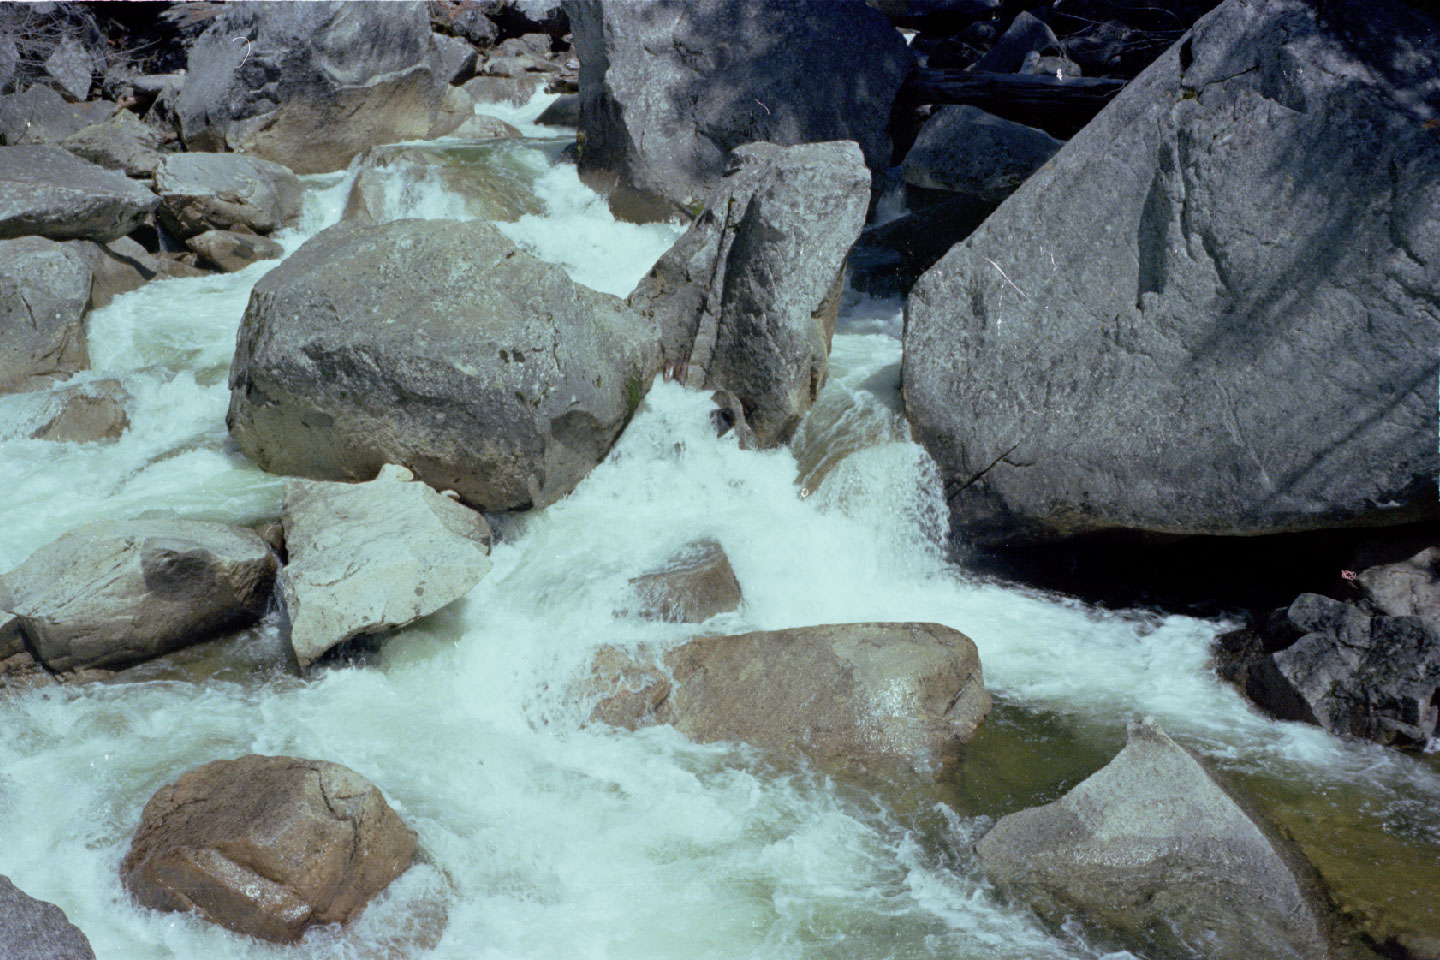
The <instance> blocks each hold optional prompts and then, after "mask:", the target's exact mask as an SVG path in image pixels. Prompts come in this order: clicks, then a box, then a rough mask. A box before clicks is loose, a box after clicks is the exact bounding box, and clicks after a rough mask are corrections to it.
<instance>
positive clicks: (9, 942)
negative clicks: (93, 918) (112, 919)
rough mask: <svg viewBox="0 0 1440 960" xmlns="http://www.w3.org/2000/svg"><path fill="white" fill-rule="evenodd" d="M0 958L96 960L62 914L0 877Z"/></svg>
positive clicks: (14, 959)
mask: <svg viewBox="0 0 1440 960" xmlns="http://www.w3.org/2000/svg"><path fill="white" fill-rule="evenodd" d="M0 956H3V957H5V960H95V952H94V951H93V950H91V949H90V941H89V939H87V938H86V936H85V934H83V933H81V932H80V931H79V930H78V929H77V928H76V927H75V925H74V924H73V923H71V922H70V920H69V918H68V917H66V916H65V911H64V910H61V909H60V908H59V907H57V906H55V904H53V903H46V902H45V901H44V900H36V899H35V898H34V897H32V896H29V895H28V894H26V893H25V892H24V891H23V890H20V889H19V888H17V887H16V886H15V884H13V883H11V882H10V878H9V877H3V876H0Z"/></svg>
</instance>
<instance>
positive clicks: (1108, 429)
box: [904, 0, 1440, 548]
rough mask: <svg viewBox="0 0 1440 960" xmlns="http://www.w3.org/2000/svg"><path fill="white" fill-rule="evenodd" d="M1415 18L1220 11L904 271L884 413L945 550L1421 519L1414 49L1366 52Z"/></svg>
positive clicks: (1425, 338) (1421, 328)
mask: <svg viewBox="0 0 1440 960" xmlns="http://www.w3.org/2000/svg"><path fill="white" fill-rule="evenodd" d="M1417 16H1418V15H1416V14H1413V13H1410V12H1409V11H1407V10H1406V9H1405V8H1403V7H1399V6H1397V5H1395V4H1393V3H1390V2H1383V3H1376V4H1358V3H1355V2H1349V0H1347V2H1344V3H1340V4H1337V5H1334V6H1333V7H1327V13H1326V15H1325V19H1324V22H1323V23H1322V22H1321V21H1320V20H1318V19H1317V16H1316V14H1315V11H1314V8H1313V7H1311V6H1309V5H1307V4H1303V3H1299V2H1292V0H1267V2H1265V3H1263V4H1259V5H1244V4H1239V3H1235V2H1227V3H1225V4H1222V5H1221V6H1220V7H1219V8H1217V9H1216V10H1215V12H1213V13H1212V14H1210V15H1209V16H1207V17H1206V18H1205V19H1203V20H1201V21H1200V22H1199V23H1198V24H1197V25H1196V27H1195V30H1194V32H1193V34H1192V35H1191V37H1189V38H1188V39H1187V40H1186V41H1185V42H1184V43H1182V44H1181V45H1179V46H1178V47H1177V48H1175V49H1173V50H1171V51H1170V52H1169V53H1167V54H1165V55H1164V56H1163V57H1161V58H1160V59H1159V60H1158V61H1156V62H1155V63H1154V64H1153V65H1152V66H1151V67H1150V68H1149V69H1148V70H1147V71H1146V72H1145V74H1143V75H1142V76H1141V77H1140V78H1138V79H1137V80H1136V81H1134V82H1133V83H1132V84H1130V85H1129V86H1128V87H1126V89H1125V90H1124V91H1122V92H1121V93H1120V95H1119V96H1117V97H1116V98H1115V100H1114V101H1112V102H1111V104H1110V105H1109V106H1108V107H1107V108H1106V109H1105V110H1104V111H1103V112H1102V113H1101V114H1100V115H1099V116H1098V117H1097V118H1096V119H1095V121H1094V122H1092V123H1091V124H1090V126H1088V127H1087V128H1086V129H1085V130H1084V131H1082V132H1081V134H1079V135H1078V136H1077V137H1076V138H1075V139H1074V140H1072V141H1071V142H1070V143H1069V144H1067V145H1066V147H1065V148H1064V149H1062V150H1061V151H1060V153H1058V154H1056V156H1055V157H1054V158H1053V159H1052V160H1051V161H1050V163H1049V164H1047V165H1046V167H1045V168H1043V169H1042V170H1040V171H1039V172H1037V173H1036V174H1035V175H1034V176H1032V177H1031V178H1030V179H1029V180H1028V181H1026V183H1025V185H1024V186H1023V187H1021V188H1020V190H1019V191H1018V192H1017V193H1015V194H1014V195H1013V196H1011V197H1010V199H1009V200H1007V201H1006V202H1005V204H1004V205H1003V206H1001V207H1000V209H999V210H997V211H996V212H995V213H994V214H993V215H992V216H991V217H990V218H989V219H988V220H986V222H985V224H984V225H983V226H981V227H980V228H979V229H978V230H976V231H975V233H973V234H972V235H971V236H970V237H969V239H967V240H966V241H965V242H964V243H962V244H960V245H958V246H957V247H955V248H954V249H953V250H951V252H950V253H949V254H947V255H946V256H945V257H944V258H943V259H942V260H941V261H940V262H939V263H937V264H936V265H935V267H934V268H932V270H931V271H930V272H929V273H927V274H926V275H925V276H924V277H922V278H921V280H920V281H919V283H917V284H916V286H915V288H914V290H913V291H912V292H911V296H910V300H909V303H908V305H907V311H906V333H905V364H904V391H905V399H906V404H907V408H908V413H909V416H910V419H911V422H912V424H913V425H914V427H915V429H916V433H917V436H918V438H919V439H920V440H921V441H922V442H923V443H924V445H925V447H926V449H927V450H928V451H929V452H930V454H931V456H932V457H934V458H935V460H936V463H937V464H938V465H939V467H940V469H941V474H942V476H943V478H944V482H945V494H946V497H947V500H948V501H949V504H950V509H951V516H952V521H953V527H954V530H955V533H956V535H957V537H958V538H959V539H961V540H963V541H965V542H967V543H969V544H971V545H973V546H975V547H980V548H984V547H989V546H995V545H1000V544H1012V545H1019V544H1024V543H1040V542H1045V541H1047V540H1055V539H1057V538H1061V537H1066V536H1071V535H1075V534H1082V533H1087V532H1098V531H1113V530H1117V529H1119V530H1132V531H1144V532H1146V533H1148V534H1165V535H1193V534H1213V535H1222V536H1235V535H1247V536H1249V535H1257V534H1271V533H1275V534H1278V533H1286V532H1296V531H1303V530H1316V529H1325V528H1329V527H1342V526H1344V527H1364V526H1374V527H1378V526H1385V525H1392V524H1397V523H1404V522H1410V521H1419V520H1424V519H1427V518H1430V517H1434V516H1435V515H1436V513H1437V510H1436V503H1437V497H1436V487H1435V484H1436V475H1437V473H1440V457H1437V452H1436V446H1435V432H1436V431H1435V423H1436V420H1435V416H1436V414H1435V393H1434V390H1435V381H1436V359H1435V358H1436V357H1437V356H1440V307H1437V304H1440V278H1437V276H1436V274H1435V271H1434V270H1431V269H1429V268H1427V267H1425V266H1424V264H1428V263H1432V262H1435V258H1437V257H1440V229H1437V226H1440V140H1437V139H1436V138H1435V137H1434V136H1432V135H1431V133H1430V132H1428V131H1426V130H1425V129H1424V122H1425V121H1424V117H1425V116H1426V113H1425V110H1426V109H1428V108H1422V107H1421V106H1420V105H1419V104H1418V103H1417V102H1416V100H1415V97H1416V91H1418V90H1421V89H1422V88H1423V84H1424V83H1427V82H1429V80H1430V79H1431V78H1433V76H1434V71H1435V70H1437V69H1440V39H1437V38H1436V36H1435V35H1434V34H1431V35H1430V36H1429V37H1426V39H1424V41H1423V42H1420V41H1417V43H1418V44H1419V45H1418V46H1417V47H1416V52H1415V57H1414V58H1413V60H1411V61H1406V62H1405V63H1403V64H1397V63H1395V62H1392V59H1391V58H1390V57H1389V54H1388V53H1386V52H1385V51H1386V49H1388V48H1387V47H1385V43H1387V42H1388V41H1384V40H1383V39H1382V38H1383V37H1384V36H1394V35H1397V34H1396V32H1395V31H1397V30H1398V31H1399V32H1400V33H1403V34H1405V35H1413V36H1416V37H1425V34H1424V32H1423V31H1422V30H1420V29H1419V26H1418V24H1410V27H1414V29H1411V28H1410V27H1406V29H1401V27H1405V26H1406V24H1407V23H1409V21H1410V19H1413V18H1415V17H1417ZM1407 18H1409V19H1407ZM1387 25H1388V26H1387ZM1377 31H1378V32H1377ZM1387 31H1388V32H1387ZM1367 44H1374V46H1367ZM1302 62H1308V63H1318V62H1325V63H1328V64H1332V65H1333V68H1327V69H1325V70H1308V69H1307V70H1300V69H1299V68H1298V65H1299V64H1300V63H1302ZM1285 64H1292V65H1295V68H1294V69H1292V68H1291V67H1289V66H1283V65H1285ZM1427 71H1429V72H1427ZM1337 358H1345V359H1344V360H1343V361H1340V360H1337Z"/></svg>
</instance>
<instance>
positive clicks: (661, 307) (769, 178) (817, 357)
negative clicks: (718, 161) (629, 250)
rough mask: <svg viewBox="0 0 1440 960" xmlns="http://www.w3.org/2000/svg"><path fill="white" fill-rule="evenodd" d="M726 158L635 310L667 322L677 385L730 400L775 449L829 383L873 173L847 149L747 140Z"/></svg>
mask: <svg viewBox="0 0 1440 960" xmlns="http://www.w3.org/2000/svg"><path fill="white" fill-rule="evenodd" d="M733 162H734V164H735V172H734V173H732V174H731V175H730V176H728V177H727V178H726V179H725V180H724V181H723V182H722V183H721V184H720V186H719V187H718V188H717V190H716V192H715V195H714V196H713V197H712V198H711V200H710V202H709V203H708V204H707V205H706V207H705V209H704V211H703V212H702V213H701V214H700V216H699V218H698V219H697V220H696V221H695V223H694V224H692V225H691V227H690V229H689V230H687V231H686V233H685V234H684V235H683V236H681V238H680V239H679V240H678V241H676V243H675V246H674V247H673V248H672V249H671V250H670V251H669V252H668V253H666V254H665V256H663V257H661V259H660V262H659V263H657V264H656V265H655V268H654V269H653V270H652V271H651V272H650V274H649V276H647V277H646V278H645V279H644V280H642V281H641V282H640V284H639V286H637V287H636V288H635V291H634V292H633V293H632V294H631V295H630V303H631V305H632V306H634V307H635V308H636V309H638V310H640V311H641V312H644V313H648V314H650V315H651V316H653V317H656V318H657V320H658V322H659V323H660V324H661V325H662V328H663V331H664V346H663V349H664V353H665V361H666V364H667V365H668V366H669V367H671V368H672V369H673V370H675V371H676V375H677V377H679V378H680V379H682V380H683V381H684V382H685V383H686V384H687V385H689V386H692V387H697V388H704V389H710V390H727V391H729V392H730V393H732V394H734V396H735V397H736V398H737V399H738V400H739V401H740V404H741V406H742V408H743V410H744V414H745V419H746V421H747V422H748V423H749V425H750V428H751V429H752V430H753V431H754V433H755V437H756V439H757V440H758V441H759V442H760V443H761V444H762V445H765V446H773V445H775V444H777V443H783V442H785V441H786V440H788V439H789V437H790V435H791V434H792V433H794V431H795V428H796V427H798V426H799V425H800V421H801V419H802V418H803V417H804V415H805V412H806V411H807V410H809V409H810V406H811V405H812V404H813V403H814V402H815V398H816V396H818V395H819V393H820V388H821V386H823V385H824V383H825V378H826V375H827V373H828V371H829V357H830V340H831V337H832V335H833V334H834V331H835V316H836V312H837V311H838V309H839V305H840V292H841V289H842V286H843V280H844V266H845V256H846V254H847V253H849V251H850V246H851V245H852V244H853V243H854V242H855V238H856V237H858V236H859V235H860V228H861V227H862V226H863V225H864V222H865V211H866V208H867V207H868V205H869V202H870V176H869V174H868V173H867V171H866V170H865V165H864V162H863V160H862V158H861V156H860V151H859V150H858V149H857V148H856V146H855V144H853V143H811V144H801V145H798V146H793V147H780V146H776V145H775V144H770V143H754V144H747V145H745V146H743V147H740V148H738V149H736V150H735V151H734V154H733Z"/></svg>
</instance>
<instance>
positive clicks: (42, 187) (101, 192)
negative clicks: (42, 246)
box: [0, 146, 159, 243]
mask: <svg viewBox="0 0 1440 960" xmlns="http://www.w3.org/2000/svg"><path fill="white" fill-rule="evenodd" d="M158 202H159V201H158V198H156V196H155V195H154V194H153V193H151V192H150V191H149V190H146V189H145V188H144V187H142V186H140V185H139V184H138V183H135V182H133V181H131V180H130V179H129V178H128V177H126V176H125V175H124V174H123V173H117V172H115V171H113V170H106V169H104V168H103V167H99V166H96V165H95V164H93V163H89V162H87V161H85V160H81V159H80V158H79V157H77V156H75V155H73V154H71V153H69V152H68V151H65V150H62V149H61V148H59V147H54V146H26V147H0V238H5V237H21V236H26V235H37V236H42V237H49V238H50V239H52V240H96V241H99V242H100V243H107V242H109V241H111V240H115V239H117V238H119V237H123V236H125V234H127V233H129V232H130V231H131V230H134V229H135V228H136V227H137V226H139V225H140V221H142V220H143V219H144V218H145V214H147V213H149V212H150V211H151V210H153V209H154V208H155V205H156V203H158Z"/></svg>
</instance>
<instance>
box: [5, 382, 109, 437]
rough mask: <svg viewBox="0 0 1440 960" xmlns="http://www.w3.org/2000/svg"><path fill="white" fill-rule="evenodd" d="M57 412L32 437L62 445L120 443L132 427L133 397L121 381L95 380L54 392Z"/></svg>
mask: <svg viewBox="0 0 1440 960" xmlns="http://www.w3.org/2000/svg"><path fill="white" fill-rule="evenodd" d="M55 401H56V404H55V405H56V406H57V407H58V409H56V410H55V412H54V414H53V415H52V416H50V417H49V419H47V420H46V421H45V423H43V424H42V425H41V426H40V427H38V428H37V429H36V430H35V432H33V433H31V434H30V436H31V438H32V439H35V440H54V441H56V442H60V443H94V442H96V441H97V440H118V439H119V438H120V435H121V434H122V433H124V432H125V428H126V427H128V426H130V417H129V416H128V415H127V414H126V413H125V405H126V404H127V403H129V402H130V394H129V393H127V392H126V390H125V388H124V387H122V386H121V385H120V381H119V380H95V381H93V382H91V383H85V384H78V385H76V386H73V387H66V388H64V389H63V390H57V391H55Z"/></svg>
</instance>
